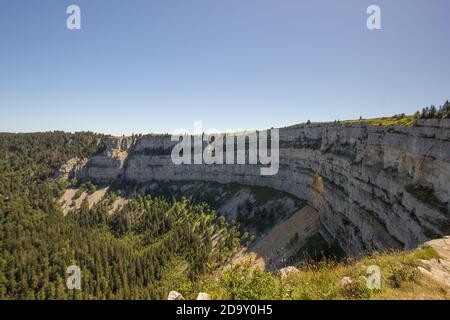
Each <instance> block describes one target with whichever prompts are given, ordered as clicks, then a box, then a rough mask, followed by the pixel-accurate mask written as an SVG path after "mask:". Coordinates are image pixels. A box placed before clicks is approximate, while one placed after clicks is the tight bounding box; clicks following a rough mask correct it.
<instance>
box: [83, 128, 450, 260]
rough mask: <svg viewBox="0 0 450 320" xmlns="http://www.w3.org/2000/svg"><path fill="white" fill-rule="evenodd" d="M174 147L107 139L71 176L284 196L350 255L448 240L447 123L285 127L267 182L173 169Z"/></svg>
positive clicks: (223, 170)
mask: <svg viewBox="0 0 450 320" xmlns="http://www.w3.org/2000/svg"><path fill="white" fill-rule="evenodd" d="M175 143H176V142H172V141H171V140H170V136H155V135H151V136H143V137H138V138H111V139H110V140H109V141H108V142H107V143H106V147H105V149H104V150H103V152H101V153H100V154H98V155H96V156H94V157H93V158H92V159H90V160H89V161H88V162H87V164H86V165H85V166H84V167H83V168H81V169H79V170H78V171H77V172H76V173H75V174H76V176H77V177H78V178H79V179H81V180H86V179H89V180H93V181H97V182H103V183H104V182H111V181H113V180H115V179H122V180H124V181H128V182H138V183H147V182H150V181H161V180H164V181H183V180H200V181H215V182H219V183H239V184H245V185H257V186H265V187H270V188H273V189H276V190H280V191H285V192H287V193H289V194H291V195H293V196H295V197H297V198H300V199H304V200H306V201H307V202H308V203H309V204H310V205H311V206H312V207H314V208H315V209H316V210H317V211H318V212H319V214H320V233H321V234H322V236H323V237H324V238H325V239H327V240H328V241H329V242H332V241H337V242H338V243H339V245H340V246H341V247H342V248H343V249H344V250H345V251H346V253H347V254H349V255H355V256H359V255H362V254H364V253H366V252H371V251H375V250H377V251H383V250H386V249H391V248H398V249H400V248H413V247H415V246H417V245H418V244H420V243H423V242H425V241H427V240H428V239H430V238H434V237H439V236H442V235H446V234H449V233H450V213H449V211H450V204H449V199H450V120H419V121H418V122H417V124H416V125H415V126H413V127H389V128H385V127H374V126H370V125H367V124H364V123H352V124H319V125H302V126H294V127H288V128H283V129H280V169H279V172H278V174H277V175H274V176H261V175H260V170H259V169H260V167H259V166H258V165H206V164H204V165H174V164H172V162H171V159H170V153H171V149H172V147H173V145H174V144H175Z"/></svg>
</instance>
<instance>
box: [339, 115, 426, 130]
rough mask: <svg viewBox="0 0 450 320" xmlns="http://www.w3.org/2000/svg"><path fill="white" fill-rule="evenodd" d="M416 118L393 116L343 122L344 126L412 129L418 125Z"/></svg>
mask: <svg viewBox="0 0 450 320" xmlns="http://www.w3.org/2000/svg"><path fill="white" fill-rule="evenodd" d="M416 120H417V119H416V118H415V117H414V116H413V115H410V116H402V115H398V116H393V117H383V118H374V119H361V120H344V121H341V123H342V124H345V123H366V124H368V125H371V126H375V127H390V126H404V127H410V126H413V125H414V124H415V123H416Z"/></svg>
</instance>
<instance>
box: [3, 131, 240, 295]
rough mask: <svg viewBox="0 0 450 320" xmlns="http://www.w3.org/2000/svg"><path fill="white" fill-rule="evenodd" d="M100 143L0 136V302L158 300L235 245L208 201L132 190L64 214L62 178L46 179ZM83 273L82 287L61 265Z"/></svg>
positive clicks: (232, 232) (87, 138) (85, 137)
mask: <svg viewBox="0 0 450 320" xmlns="http://www.w3.org/2000/svg"><path fill="white" fill-rule="evenodd" d="M103 138H104V137H103V136H101V135H97V134H93V133H76V134H68V133H62V132H52V133H36V134H0V299H106V298H108V299H151V298H153V299H155V298H165V297H166V295H167V292H168V290H169V289H171V288H170V287H171V286H172V285H173V284H174V282H177V285H178V286H179V285H180V284H181V283H183V284H185V285H186V286H189V283H190V282H191V281H192V280H195V279H196V278H197V277H198V276H199V275H201V274H203V273H205V272H206V271H208V270H213V269H214V268H215V267H217V266H218V265H220V264H221V263H222V262H224V261H225V260H226V259H228V258H229V257H230V256H231V254H232V252H233V251H235V249H237V248H238V247H239V233H238V231H237V228H235V227H230V226H228V225H227V224H226V223H225V221H224V219H223V218H222V219H217V216H216V214H215V212H213V211H211V210H210V209H209V208H208V207H207V206H206V205H203V204H195V205H194V204H192V203H190V202H189V201H188V200H181V201H174V200H167V199H164V198H151V197H149V196H145V195H138V194H135V195H134V196H133V197H132V199H130V201H129V202H128V203H127V205H126V206H124V207H123V208H122V209H121V210H120V211H119V212H117V213H115V214H113V215H109V214H108V210H107V208H108V205H109V202H108V201H109V199H108V197H106V198H105V199H104V200H103V201H101V202H100V203H98V204H96V205H95V206H94V207H92V208H90V209H89V206H88V204H87V202H84V203H83V204H82V206H81V208H79V209H78V210H74V211H73V212H71V213H69V214H68V215H67V216H65V217H64V216H63V214H62V210H61V207H60V204H59V203H58V199H59V198H60V196H61V194H62V192H63V191H64V189H65V187H66V186H67V184H68V182H67V181H60V182H53V181H51V180H50V179H49V177H50V176H52V174H53V173H54V172H55V170H56V169H58V168H59V167H60V166H61V165H62V164H64V163H66V162H67V161H68V160H69V159H71V158H74V157H77V158H80V159H82V158H86V157H90V156H92V155H93V154H95V153H96V152H97V150H98V148H99V147H100V146H101V140H102V139H103ZM70 265H77V266H79V267H80V268H81V282H82V284H81V290H73V291H71V290H68V289H67V288H66V285H65V283H66V278H67V276H68V274H66V268H67V267H68V266H70Z"/></svg>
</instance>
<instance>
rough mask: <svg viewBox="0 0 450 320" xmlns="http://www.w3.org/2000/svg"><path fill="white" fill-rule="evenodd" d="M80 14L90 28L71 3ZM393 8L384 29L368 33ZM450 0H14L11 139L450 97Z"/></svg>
mask: <svg viewBox="0 0 450 320" xmlns="http://www.w3.org/2000/svg"><path fill="white" fill-rule="evenodd" d="M71 4H77V5H79V6H80V7H81V13H82V17H81V20H82V22H81V27H82V29H81V30H73V31H70V30H68V29H67V28H66V19H67V16H68V15H67V14H66V8H67V6H69V5H71ZM370 4H377V5H379V6H380V7H381V23H382V30H375V31H370V30H368V29H367V27H366V19H367V17H368V15H367V14H366V9H367V7H368V6H369V5H370ZM449 14H450V1H448V0H409V1H408V0H395V1H392V0H389V1H386V0H371V1H366V0H310V1H301V0H145V1H144V0H71V1H65V0H40V1H36V0H28V1H25V0H14V1H13V0H4V1H1V4H0V131H10V132H17V131H21V132H31V131H47V130H65V131H79V130H90V131H96V132H104V133H112V134H116V135H118V134H122V133H123V134H130V133H147V132H172V131H173V130H174V129H177V128H186V129H190V128H192V126H193V121H195V120H201V121H203V123H204V126H205V127H206V128H216V129H245V128H268V127H272V126H273V127H278V126H285V125H290V124H295V123H299V122H304V121H306V120H308V119H310V120H311V121H333V120H335V119H350V118H358V117H359V116H363V117H365V118H369V117H377V116H386V115H393V114H396V113H402V112H404V113H413V112H414V111H416V110H417V109H419V108H422V107H424V106H426V105H430V104H436V105H440V104H442V103H443V102H444V101H445V100H446V99H450V58H449V52H450V20H449V18H448V17H449Z"/></svg>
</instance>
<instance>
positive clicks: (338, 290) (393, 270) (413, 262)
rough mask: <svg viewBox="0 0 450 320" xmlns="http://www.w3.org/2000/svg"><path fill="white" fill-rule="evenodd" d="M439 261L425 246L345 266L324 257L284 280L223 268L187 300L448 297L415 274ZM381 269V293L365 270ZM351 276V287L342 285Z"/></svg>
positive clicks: (248, 265) (251, 268)
mask: <svg viewBox="0 0 450 320" xmlns="http://www.w3.org/2000/svg"><path fill="white" fill-rule="evenodd" d="M436 258H439V255H438V254H437V252H436V251H435V250H434V249H433V248H431V247H429V246H423V247H421V248H418V249H416V250H414V251H402V252H391V253H385V254H373V255H371V256H368V257H365V258H362V259H359V260H356V259H348V260H346V261H344V262H337V261H335V260H330V259H325V260H322V261H320V262H312V263H309V264H306V265H303V266H300V267H299V268H298V272H295V273H291V274H289V275H288V276H287V277H284V278H283V277H282V276H281V275H280V274H279V273H278V272H273V273H272V272H264V271H261V270H259V269H257V268H256V267H255V265H254V264H253V263H252V262H249V261H246V262H243V263H240V264H237V265H234V266H231V267H226V268H225V269H224V270H222V271H221V272H220V273H218V274H214V275H210V276H207V277H204V278H202V279H201V280H200V281H198V282H197V283H195V284H194V285H192V286H191V287H190V288H189V290H190V292H182V293H183V295H185V296H187V297H191V296H194V295H195V293H196V292H200V291H203V292H208V293H209V294H210V295H211V296H212V298H213V299H237V300H240V299H243V300H251V299H261V300H266V299H269V300H271V299H277V300H278V299H281V300H323V299H326V300H329V299H332V300H342V299H343V300H361V299H363V300H367V299H377V300H378V299H395V300H401V299H450V292H449V291H448V290H447V289H444V288H443V287H442V286H441V285H440V284H438V283H436V282H434V281H433V280H432V279H430V278H427V277H425V276H423V275H422V274H421V273H420V271H419V270H418V267H419V266H422V267H424V265H423V263H422V262H421V260H429V259H436ZM372 265H376V266H379V267H380V270H381V289H379V290H378V289H375V290H371V289H369V288H368V287H367V285H366V281H367V280H366V279H367V277H369V276H370V274H369V273H368V267H369V266H372ZM343 277H350V278H351V279H352V283H351V284H350V285H342V284H341V283H340V281H341V279H342V278H343Z"/></svg>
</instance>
